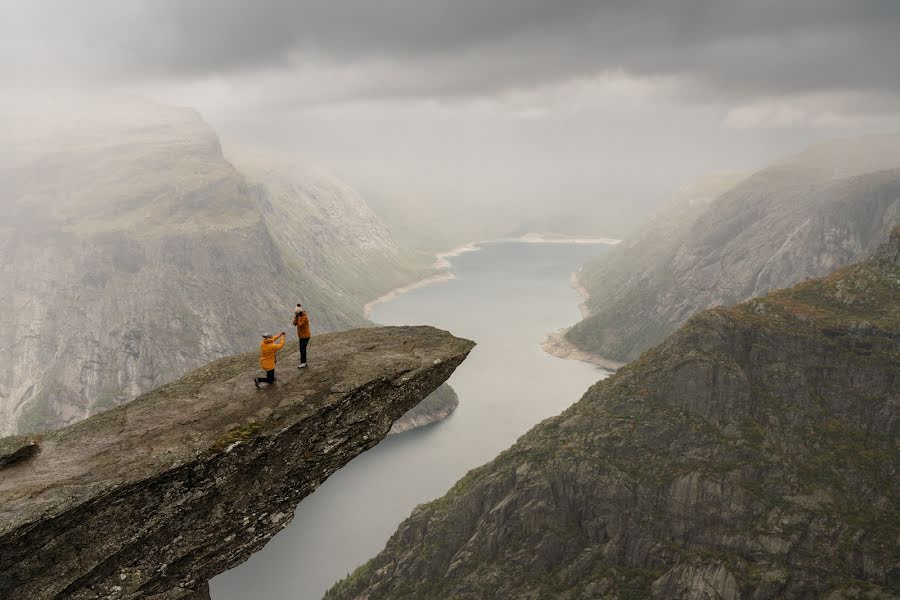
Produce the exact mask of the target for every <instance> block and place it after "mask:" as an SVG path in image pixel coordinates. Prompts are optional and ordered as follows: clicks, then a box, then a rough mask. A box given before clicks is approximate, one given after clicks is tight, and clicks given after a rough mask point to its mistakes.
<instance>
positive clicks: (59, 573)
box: [0, 327, 473, 600]
mask: <svg viewBox="0 0 900 600" xmlns="http://www.w3.org/2000/svg"><path fill="white" fill-rule="evenodd" d="M472 346H473V344H472V342H469V341H467V340H463V339H459V338H455V337H453V336H451V335H450V334H448V333H446V332H443V331H440V330H437V329H434V328H431V327H383V328H375V329H361V330H354V331H349V332H343V333H336V334H328V335H323V336H317V337H315V338H313V341H312V343H311V344H310V349H311V351H314V352H315V355H316V361H315V362H314V363H311V366H310V368H308V369H304V370H297V369H293V368H285V369H283V370H279V373H278V380H277V382H276V383H275V384H274V385H273V386H272V387H270V388H266V387H265V386H264V387H263V389H261V390H256V389H254V387H253V384H252V381H251V378H252V377H253V376H254V375H256V374H258V370H257V360H258V356H257V354H256V353H251V354H245V355H239V356H233V357H228V358H224V359H221V360H219V361H216V362H214V363H211V364H209V365H207V366H206V367H203V368H201V369H198V370H196V371H193V372H192V373H190V374H188V375H186V376H185V377H183V378H181V379H179V380H177V381H175V382H172V383H170V384H168V385H165V386H163V387H161V388H159V389H157V390H154V391H152V392H150V393H148V394H145V395H143V396H141V397H139V398H137V399H135V400H134V401H132V402H130V403H128V404H126V405H123V406H121V407H118V408H115V409H112V410H110V411H107V412H104V413H102V414H99V415H96V416H94V417H91V418H89V419H86V420H84V421H81V422H79V423H76V424H74V425H71V426H69V427H66V428H64V429H61V430H58V431H54V432H50V433H47V434H45V435H43V437H42V438H40V439H39V440H38V441H37V452H36V453H35V452H33V453H32V454H31V455H30V456H28V457H20V459H19V460H16V461H15V462H11V463H9V464H6V465H4V466H2V467H0V597H3V598H4V599H7V600H18V599H22V600H35V599H42V598H71V599H87V598H91V599H94V598H116V599H128V598H154V599H175V598H202V597H208V590H207V589H206V582H207V581H208V580H209V579H210V578H211V577H212V576H214V575H216V574H218V573H221V572H222V571H224V570H226V569H228V568H231V567H233V566H235V565H237V564H239V563H240V562H242V561H244V560H245V559H246V558H247V557H248V556H249V555H250V554H251V553H253V552H255V551H256V550H259V549H260V548H261V547H262V546H263V545H264V544H265V543H266V542H267V541H268V540H269V539H270V538H271V537H272V536H273V535H275V534H276V533H277V532H278V531H280V530H281V529H283V528H284V527H285V526H287V524H288V523H290V521H291V519H292V518H293V514H294V509H295V508H296V506H297V504H298V502H299V501H300V500H301V499H302V498H303V497H304V496H306V495H308V494H310V493H312V492H313V491H314V490H315V489H316V487H317V486H319V485H320V484H321V483H322V482H323V481H324V480H325V479H327V478H328V477H329V476H330V475H331V474H332V473H334V471H336V470H337V469H339V468H340V467H341V466H343V465H344V464H346V463H347V462H348V461H349V460H350V459H352V458H353V457H354V456H356V455H357V454H359V453H360V452H363V451H365V450H366V449H368V448H371V447H372V446H374V445H375V444H376V443H378V441H379V440H381V439H382V438H383V437H384V436H385V435H387V433H388V430H389V429H390V428H391V425H392V424H393V423H394V421H395V420H396V419H397V418H399V417H400V416H401V415H402V414H404V413H405V412H407V411H408V410H409V409H410V408H412V407H413V406H414V405H415V404H416V403H417V402H419V401H420V400H421V399H423V398H424V397H425V396H427V395H428V394H429V393H431V392H432V391H434V390H435V389H436V388H437V387H438V386H439V385H440V384H441V383H443V382H444V381H445V380H446V379H447V377H449V376H450V374H451V373H452V372H453V370H454V369H455V368H456V367H457V366H458V365H459V364H460V363H461V362H462V361H463V360H464V358H465V357H466V355H467V354H468V352H469V351H470V350H471V348H472ZM280 358H281V362H282V363H284V362H287V363H291V362H292V359H293V358H294V356H292V354H291V352H290V351H288V350H285V351H283V354H282V356H281V357H280ZM32 441H33V440H32ZM7 446H9V447H10V448H14V447H17V446H19V447H20V446H22V440H13V441H12V442H7V441H6V440H4V443H3V444H2V445H0V448H3V452H4V453H6V452H7V450H6V448H7Z"/></svg>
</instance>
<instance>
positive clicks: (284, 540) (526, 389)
mask: <svg viewBox="0 0 900 600" xmlns="http://www.w3.org/2000/svg"><path fill="white" fill-rule="evenodd" d="M604 249H605V247H604V246H595V245H584V244H581V245H576V244H527V243H517V242H503V243H489V244H482V245H481V246H480V249H479V250H478V251H476V252H469V253H465V254H462V255H460V256H457V257H455V258H454V259H453V260H452V264H453V272H454V274H455V275H456V278H455V279H452V280H450V281H446V282H442V283H437V284H434V285H432V286H429V287H425V288H419V289H416V290H414V291H412V292H410V293H408V294H405V295H403V296H400V297H397V298H395V299H393V300H391V301H389V302H387V303H385V304H380V305H378V306H376V307H375V309H374V311H373V313H372V316H371V318H372V320H373V321H376V322H378V323H383V324H386V325H403V324H430V325H435V326H437V327H441V328H443V329H447V330H449V331H451V332H452V333H454V334H455V335H458V336H461V337H467V338H469V339H472V340H475V341H476V342H478V346H477V347H476V348H475V349H474V350H473V351H472V353H471V354H470V356H469V358H468V359H467V360H466V361H465V362H464V363H463V364H462V366H461V367H460V368H459V369H458V370H457V371H456V373H454V375H453V377H452V378H451V379H450V384H451V385H452V386H453V388H454V389H455V390H456V392H457V394H458V395H459V399H460V405H459V408H458V409H457V410H456V412H455V413H454V414H453V415H451V416H450V417H449V418H448V419H446V420H444V421H442V422H440V423H436V424H434V425H431V426H429V427H425V428H422V429H419V430H414V431H410V432H407V433H404V434H401V435H398V436H392V437H390V438H388V439H386V440H384V441H383V442H381V443H380V444H379V445H378V446H376V447H375V448H373V449H372V450H370V451H369V452H366V453H365V454H362V455H360V456H359V457H357V458H356V459H354V460H353V461H352V462H351V463H350V464H349V465H347V466H346V467H344V468H343V469H341V470H340V471H338V472H337V473H336V474H335V475H333V476H332V477H331V478H330V479H329V480H328V481H327V482H325V483H324V484H323V485H322V486H321V487H320V488H319V489H318V490H316V492H315V493H314V494H312V495H311V496H309V497H307V498H306V499H305V500H303V502H302V503H301V504H300V506H299V507H298V509H297V513H296V518H295V519H294V522H293V523H292V524H291V526H290V527H288V528H287V529H286V530H284V531H283V532H281V533H280V534H279V535H277V536H276V537H275V538H274V539H273V540H272V541H271V542H270V543H269V544H268V545H267V546H266V547H265V548H264V549H263V550H262V551H260V552H259V553H257V554H255V555H254V556H253V557H252V558H251V559H250V560H248V561H247V562H246V563H245V564H243V565H241V566H239V567H238V568H236V569H233V570H231V571H229V572H227V573H224V574H222V575H220V576H219V577H217V578H215V579H214V580H213V581H212V596H213V598H214V600H247V599H249V598H260V599H266V600H319V599H320V598H321V597H322V594H323V593H324V592H325V590H326V589H327V588H329V587H330V586H331V585H332V584H333V583H334V582H335V581H337V580H338V579H340V578H341V577H343V576H345V575H346V574H347V573H349V572H350V571H352V570H353V569H354V568H356V567H357V566H359V565H360V564H362V563H363V562H365V561H366V560H368V559H369V558H371V557H373V556H374V555H375V554H377V553H378V552H379V551H380V550H381V549H382V548H383V547H384V544H385V542H386V541H387V539H388V537H390V535H391V534H392V533H393V532H394V530H395V529H396V528H397V525H398V524H399V523H400V522H401V521H402V520H403V519H404V518H406V517H407V516H408V515H409V513H410V512H411V511H412V509H413V507H415V506H416V505H417V504H420V503H422V502H426V501H429V500H433V499H434V498H437V497H439V496H441V495H442V494H443V493H444V492H446V491H447V490H448V489H449V488H450V486H451V485H453V483H454V482H455V481H456V480H457V479H459V478H460V477H462V476H463V475H464V474H465V473H466V472H467V471H468V470H469V469H472V468H473V467H476V466H478V465H480V464H483V463H485V462H487V461H489V460H490V459H492V458H493V457H494V456H496V455H497V454H498V453H499V452H500V451H502V450H503V449H505V448H507V447H509V446H510V445H511V444H512V443H513V442H514V441H515V440H516V438H518V437H519V436H520V435H522V434H523V433H525V432H526V431H527V430H528V429H529V428H531V427H532V426H533V425H535V424H536V423H538V422H540V421H541V420H543V419H545V418H547V417H549V416H552V415H555V414H558V413H559V412H560V411H562V410H563V409H565V408H566V407H568V406H569V405H571V404H572V403H573V402H574V401H576V400H577V399H578V398H580V397H581V395H582V394H583V393H584V391H585V390H586V389H587V388H588V386H590V385H591V384H592V383H594V382H595V381H597V380H598V379H600V378H602V377H603V376H604V375H605V373H604V372H603V371H601V370H599V369H597V368H596V367H594V366H591V365H588V364H586V363H580V362H575V361H566V360H562V359H558V358H554V357H552V356H550V355H548V354H545V353H544V352H543V351H542V350H541V349H540V346H539V344H540V342H541V341H542V340H543V338H544V336H545V335H546V334H547V333H548V332H550V331H552V330H555V329H558V328H560V327H564V326H566V325H571V324H572V323H574V322H576V321H577V320H578V319H579V318H580V315H579V312H578V308H577V304H578V301H579V299H578V297H577V295H576V293H575V292H574V290H572V289H571V287H570V285H569V277H570V275H571V273H572V272H573V271H574V270H575V269H577V268H578V267H579V266H580V265H581V264H583V263H584V262H586V261H587V260H588V259H590V258H591V257H593V256H596V255H597V254H598V253H600V252H603V251H604Z"/></svg>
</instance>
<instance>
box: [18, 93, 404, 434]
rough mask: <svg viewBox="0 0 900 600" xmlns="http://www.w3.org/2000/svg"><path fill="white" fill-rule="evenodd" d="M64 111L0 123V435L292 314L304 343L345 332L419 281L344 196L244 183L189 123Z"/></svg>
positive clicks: (318, 188)
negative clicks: (309, 333) (300, 310)
mask: <svg viewBox="0 0 900 600" xmlns="http://www.w3.org/2000/svg"><path fill="white" fill-rule="evenodd" d="M65 108H66V110H65V111H62V112H64V113H65V115H66V116H65V118H60V119H59V121H58V122H53V120H52V119H51V120H50V122H49V123H47V124H45V125H41V126H40V127H38V128H35V120H34V119H30V120H29V119H25V118H22V119H18V120H17V119H16V115H6V114H4V115H0V119H3V122H2V123H0V128H2V129H3V130H4V132H7V127H6V125H7V122H6V120H7V119H9V120H11V121H13V122H12V124H11V126H10V128H9V130H10V131H12V132H13V134H12V135H4V137H3V139H2V140H0V195H2V201H0V280H2V281H3V282H4V284H3V285H0V340H2V342H0V362H2V364H3V365H4V368H3V371H2V373H0V434H8V433H12V432H15V431H19V432H27V431H35V430H45V429H48V428H55V427H59V426H62V425H66V424H70V423H72V422H74V421H77V420H78V419H81V418H84V417H85V416H87V415H88V414H94V413H97V412H99V411H102V410H105V409H108V408H111V407H113V406H115V405H117V404H120V403H122V402H124V401H126V400H129V399H131V398H133V397H135V396H137V395H138V394H140V393H142V392H145V391H148V390H151V389H153V388H155V387H158V386H159V385H162V384H163V383H165V382H167V381H170V380H172V379H173V378H175V377H177V376H179V375H181V374H184V373H185V372H187V371H188V370H190V369H192V368H195V367H198V366H200V365H203V364H205V363H207V362H209V361H211V360H214V359H216V358H219V357H222V356H227V355H230V354H234V353H236V352H240V351H242V349H246V348H248V347H252V346H253V345H255V344H256V343H257V340H258V339H259V334H260V333H262V332H263V331H264V330H274V331H281V330H287V329H290V321H291V317H292V311H293V307H294V305H295V304H296V303H297V302H298V301H300V302H303V303H304V304H305V305H306V307H307V309H308V310H309V311H310V313H311V315H312V322H313V326H314V328H315V332H316V333H321V332H327V331H334V330H336V329H344V328H347V327H351V326H359V325H361V324H363V323H364V319H363V315H362V306H363V303H364V302H366V301H367V300H369V299H371V298H373V297H376V296H378V295H379V294H381V293H383V292H384V291H386V290H388V289H391V288H393V287H395V286H397V285H400V284H401V283H403V282H406V281H409V280H411V279H415V278H416V277H417V276H418V273H419V271H418V268H417V267H416V266H415V265H414V264H412V261H411V260H410V259H408V258H407V256H406V254H405V253H403V252H402V251H401V250H400V249H399V248H398V247H397V245H396V244H395V243H394V242H393V241H392V240H391V238H390V235H389V234H388V232H387V231H386V230H385V228H384V226H383V225H382V224H381V223H380V222H379V220H378V219H377V217H376V216H375V215H374V214H373V213H372V211H371V210H369V208H368V207H367V206H366V204H365V202H364V201H363V200H362V199H361V198H360V197H359V195H358V194H356V193H355V192H354V191H353V190H352V189H350V188H349V187H348V186H346V185H345V184H343V183H341V182H339V181H336V180H335V179H334V178H330V177H327V176H325V175H322V174H319V173H315V172H313V171H310V170H304V169H301V168H299V167H298V166H297V165H295V164H289V165H285V164H281V163H273V165H272V166H270V167H266V168H263V167H259V166H258V165H257V164H256V163H253V162H252V161H248V162H247V164H248V166H247V173H244V172H243V171H242V170H241V169H240V168H238V169H236V168H235V167H234V166H233V165H232V163H230V162H229V161H228V160H226V158H225V157H224V156H223V153H222V149H221V146H220V143H219V140H218V138H217V136H216V134H215V132H214V131H213V130H212V129H211V128H210V127H209V126H208V125H207V124H206V123H205V122H204V121H203V120H202V119H201V118H200V117H199V115H198V114H197V113H196V112H194V111H192V110H188V109H182V108H173V107H166V106H160V105H156V104H152V103H149V102H147V103H144V102H140V101H137V100H133V101H130V102H127V103H124V104H123V103H116V104H115V105H112V106H90V107H88V108H86V109H85V108H84V107H78V106H75V107H69V106H67V107H65ZM100 115H102V116H100ZM48 118H49V117H48ZM25 126H28V129H24V130H22V131H21V132H19V133H16V131H17V127H25Z"/></svg>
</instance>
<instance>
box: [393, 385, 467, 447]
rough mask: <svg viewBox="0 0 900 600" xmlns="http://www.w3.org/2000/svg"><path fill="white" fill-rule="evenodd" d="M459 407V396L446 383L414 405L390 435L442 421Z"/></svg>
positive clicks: (397, 422) (395, 424)
mask: <svg viewBox="0 0 900 600" xmlns="http://www.w3.org/2000/svg"><path fill="white" fill-rule="evenodd" d="M457 406H459V396H457V395H456V392H455V391H453V388H452V387H450V386H449V385H447V384H446V383H445V384H444V385H442V386H441V387H439V388H438V389H436V390H435V391H434V392H432V393H431V394H430V395H429V396H428V397H427V398H425V399H424V400H422V401H421V402H419V403H418V404H416V405H415V406H414V407H413V408H412V409H410V411H409V412H408V413H406V414H405V415H403V416H402V417H400V418H399V419H398V420H397V421H396V422H395V423H394V426H393V427H391V434H392V435H393V434H396V433H403V432H404V431H409V430H410V429H415V428H417V427H424V426H425V425H431V424H432V423H437V422H438V421H443V420H444V419H446V418H447V417H449V416H450V414H451V413H453V411H454V410H456V407H457Z"/></svg>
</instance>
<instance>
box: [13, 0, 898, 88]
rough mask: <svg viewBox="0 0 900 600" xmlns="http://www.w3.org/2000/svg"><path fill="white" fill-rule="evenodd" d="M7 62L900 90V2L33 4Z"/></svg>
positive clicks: (410, 79) (169, 70) (439, 83)
mask: <svg viewBox="0 0 900 600" xmlns="http://www.w3.org/2000/svg"><path fill="white" fill-rule="evenodd" d="M4 12H5V14H6V15H7V17H8V18H6V19H4V21H3V22H2V24H0V34H2V36H3V37H4V38H5V39H6V42H0V49H3V55H4V56H3V59H2V60H3V63H2V65H3V67H4V68H5V69H6V70H8V71H9V70H15V71H17V72H19V73H26V72H27V73H30V71H29V68H30V67H43V68H45V69H49V70H50V71H51V72H52V70H53V68H58V69H59V70H60V71H62V72H68V73H71V74H75V75H78V76H83V77H88V76H90V77H95V78H100V79H111V80H126V81H128V80H140V79H142V78H181V79H192V78H200V77H207V76H212V75H220V76H230V75H236V74H238V75H239V74H241V73H244V72H250V71H255V70H260V69H294V68H297V66H298V65H308V64H316V65H330V66H340V65H344V64H353V65H359V64H369V63H378V62H379V61H385V62H389V63H391V64H393V65H395V66H396V67H397V70H396V73H397V74H396V75H395V76H393V77H390V76H386V77H384V78H383V79H377V78H369V79H367V80H366V81H365V85H364V86H363V85H361V86H358V87H359V88H360V89H357V90H355V93H358V94H360V95H361V96H366V95H370V96H379V95H426V96H427V95H436V96H441V95H454V94H489V93H492V92H495V91H497V90H499V89H506V88H528V87H533V86H538V85H542V84H546V83H554V82H557V81H560V80H563V79H568V78H572V77H578V76H590V75H593V74H597V73H602V72H604V71H607V70H611V69H621V70H624V71H625V72H628V73H631V74H636V75H652V76H675V77H682V78H684V79H685V80H686V81H690V82H693V83H695V84H700V85H701V86H703V87H704V88H705V89H715V90H716V93H717V94H720V95H721V94H726V95H727V94H730V95H745V94H746V95H772V94H784V93H789V94H790V93H793V94H796V93H812V92H821V91H834V90H846V89H854V90H857V91H859V90H871V91H873V92H880V93H885V92H887V93H891V94H893V93H896V92H897V91H898V90H900V69H898V68H897V65H898V64H900V42H898V41H897V34H896V32H897V31H900V2H897V1H896V0H754V1H753V2H747V1H746V0H740V1H737V0H727V1H723V0H630V1H629V0H605V1H598V0H442V1H434V0H379V1H377V2H375V1H372V0H350V1H344V2H334V1H310V0H306V1H300V2H288V1H276V0H256V1H253V2H250V1H238V0H192V1H188V2H185V1H183V0H152V1H151V0H143V1H139V0H133V1H127V0H101V1H97V2H91V3H69V2H55V3H54V2H47V1H43V0H32V1H30V2H27V3H10V4H9V5H8V6H7V7H6V8H5V10H4Z"/></svg>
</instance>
